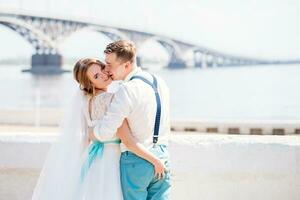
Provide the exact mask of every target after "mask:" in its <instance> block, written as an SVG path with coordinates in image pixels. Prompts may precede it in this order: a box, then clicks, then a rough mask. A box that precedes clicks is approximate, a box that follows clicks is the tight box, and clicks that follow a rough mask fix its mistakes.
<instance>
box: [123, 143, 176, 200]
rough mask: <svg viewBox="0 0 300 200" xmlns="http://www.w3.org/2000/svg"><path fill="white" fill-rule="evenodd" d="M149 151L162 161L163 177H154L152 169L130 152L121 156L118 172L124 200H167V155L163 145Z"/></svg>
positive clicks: (168, 168) (168, 178)
mask: <svg viewBox="0 0 300 200" xmlns="http://www.w3.org/2000/svg"><path fill="white" fill-rule="evenodd" d="M150 151H151V152H152V153H153V154H155V155H156V156H157V157H159V158H160V159H161V160H163V161H164V163H165V166H166V168H167V170H166V173H165V176H164V177H163V178H162V179H158V178H157V177H155V176H154V167H153V165H152V164H151V163H149V162H148V161H146V160H144V159H142V158H140V157H138V156H137V155H135V154H134V153H132V152H129V151H126V152H123V153H122V154H121V161H120V170H121V184H122V191H123V197H124V200H168V199H169V195H170V187H171V182H170V164H169V154H168V151H167V148H166V146H165V145H154V146H153V148H152V149H150Z"/></svg>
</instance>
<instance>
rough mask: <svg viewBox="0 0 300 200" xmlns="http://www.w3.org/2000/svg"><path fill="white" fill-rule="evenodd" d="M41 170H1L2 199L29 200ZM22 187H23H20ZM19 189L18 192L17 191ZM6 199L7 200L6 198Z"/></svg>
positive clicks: (0, 188)
mask: <svg viewBox="0 0 300 200" xmlns="http://www.w3.org/2000/svg"><path fill="white" fill-rule="evenodd" d="M38 175H39V170H35V169H5V168H2V169H1V168H0V199H1V200H29V199H31V194H32V191H33V188H34V185H35V184H36V181H37V178H38ZM20 185H22V187H20ZM16 188H18V191H16ZM20 189H22V191H19V190H20ZM4 197H5V198H4Z"/></svg>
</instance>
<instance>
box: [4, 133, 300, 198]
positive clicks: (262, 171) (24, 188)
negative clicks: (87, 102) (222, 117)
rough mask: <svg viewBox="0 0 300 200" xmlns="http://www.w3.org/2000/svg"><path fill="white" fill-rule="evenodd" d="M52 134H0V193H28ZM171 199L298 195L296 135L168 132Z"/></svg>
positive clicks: (299, 171)
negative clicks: (170, 163) (170, 134)
mask: <svg viewBox="0 0 300 200" xmlns="http://www.w3.org/2000/svg"><path fill="white" fill-rule="evenodd" d="M55 138H56V137H55V136H53V135H51V134H50V135H46V134H39V135H38V136H37V135H36V134H35V135H30V134H18V135H12V134H4V135H3V134H2V135H1V136H0V158H1V159H0V199H5V200H23V199H24V200H25V199H26V200H27V199H30V196H31V193H32V190H33V188H34V185H35V182H36V179H37V177H38V174H39V170H40V168H41V167H42V164H43V161H44V159H45V155H46V153H47V150H48V149H49V146H50V144H51V142H53V141H54V140H55ZM169 149H170V154H171V162H172V180H173V188H172V195H171V199H172V200H182V199H189V200H202V199H203V200H233V199H234V200H253V199H256V200H298V199H299V196H300V137H299V136H297V135H293V136H290V135H289V136H269V135H268V136H265V135H262V136H250V135H208V134H182V133H180V134H172V137H171V141H170V147H169Z"/></svg>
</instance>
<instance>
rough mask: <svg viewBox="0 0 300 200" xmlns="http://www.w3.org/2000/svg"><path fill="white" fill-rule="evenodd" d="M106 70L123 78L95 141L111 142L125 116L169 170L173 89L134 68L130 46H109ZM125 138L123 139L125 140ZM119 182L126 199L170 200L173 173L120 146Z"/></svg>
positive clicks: (140, 139) (118, 43)
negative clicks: (158, 173) (158, 174)
mask: <svg viewBox="0 0 300 200" xmlns="http://www.w3.org/2000/svg"><path fill="white" fill-rule="evenodd" d="M104 53H105V61H106V64H107V66H106V69H105V70H106V71H107V72H108V73H109V74H110V76H111V78H112V79H113V80H123V81H124V82H123V83H122V84H121V86H120V89H119V90H118V91H117V92H116V94H115V97H114V98H113V100H112V103H111V105H110V106H109V107H108V109H107V112H106V114H105V116H104V117H103V118H102V120H101V121H100V122H99V123H98V125H97V126H96V127H95V128H94V135H95V137H96V138H97V139H99V140H100V141H101V140H108V139H110V138H111V137H113V135H114V134H115V133H116V132H117V129H118V128H119V127H120V126H121V124H122V122H123V120H124V119H125V118H126V119H127V121H128V124H129V127H130V129H131V134H132V136H133V137H134V138H135V140H136V141H137V142H138V143H140V144H142V145H143V146H144V147H146V148H147V149H148V150H150V151H151V152H152V153H153V154H155V155H156V156H157V157H158V158H160V159H161V160H162V161H164V164H165V166H166V168H167V169H169V156H168V149H167V144H168V137H169V134H170V116H169V90H168V87H167V86H166V84H165V82H164V81H163V80H162V79H160V78H158V77H156V76H153V75H151V74H150V73H147V72H144V71H143V70H142V69H141V68H140V67H137V66H136V49H135V46H134V44H133V43H132V42H130V41H126V40H119V41H116V42H113V43H110V44H109V45H107V47H106V49H105V51H104ZM121 139H122V138H121ZM121 151H122V154H121V160H120V170H121V184H122V190H123V196H124V200H146V199H147V200H150V199H151V200H166V199H169V193H170V186H171V184H170V171H169V170H166V172H165V174H164V176H163V177H162V178H158V177H156V176H155V175H154V167H153V165H152V164H150V163H149V162H147V161H146V160H144V159H142V158H140V157H138V156H137V155H136V154H134V153H132V152H130V151H129V150H128V149H127V148H126V143H125V144H123V143H121Z"/></svg>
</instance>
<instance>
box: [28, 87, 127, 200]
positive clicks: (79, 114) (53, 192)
mask: <svg viewBox="0 0 300 200" xmlns="http://www.w3.org/2000/svg"><path fill="white" fill-rule="evenodd" d="M112 98H113V94H112V93H108V92H104V93H100V94H98V95H97V96H95V97H94V98H93V100H92V101H91V109H89V98H87V97H86V96H84V95H83V94H82V92H81V91H78V92H77V95H76V96H75V97H74V101H73V103H72V104H71V106H70V107H71V108H70V109H69V110H68V111H67V113H68V114H67V117H66V119H65V120H64V123H63V126H62V130H61V134H60V137H59V139H58V141H57V142H56V143H54V144H53V145H52V147H51V148H50V150H49V153H48V155H47V158H46V161H45V164H44V166H43V170H42V172H41V174H40V177H39V180H38V182H37V185H36V188H35V190H34V193H33V196H32V200H54V199H55V200H122V199H123V196H122V190H121V182H120V169H119V162H120V155H121V152H120V146H119V144H116V143H111V144H104V148H103V153H102V155H101V156H99V155H97V156H96V158H95V159H94V160H93V162H92V164H91V166H90V167H89V169H88V170H87V173H86V174H85V176H84V178H82V176H81V172H82V171H81V170H82V166H83V163H85V162H86V160H87V159H88V151H89V147H90V145H91V143H90V144H89V143H88V131H87V130H88V127H94V126H95V125H96V124H97V122H98V120H99V119H100V118H101V117H102V116H103V115H104V113H105V112H106V109H107V107H108V105H109V104H110V103H111V100H112ZM80 108H82V109H80ZM89 111H90V112H89ZM114 139H118V138H117V137H115V138H114Z"/></svg>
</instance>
